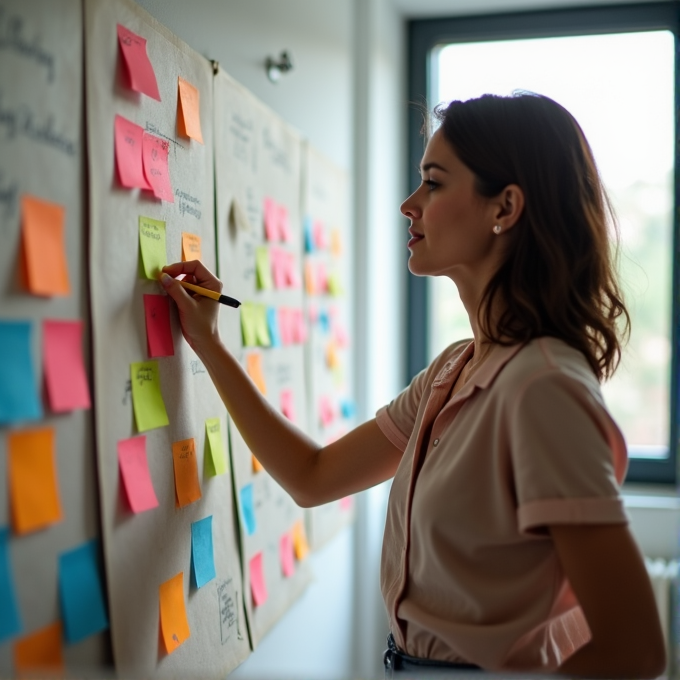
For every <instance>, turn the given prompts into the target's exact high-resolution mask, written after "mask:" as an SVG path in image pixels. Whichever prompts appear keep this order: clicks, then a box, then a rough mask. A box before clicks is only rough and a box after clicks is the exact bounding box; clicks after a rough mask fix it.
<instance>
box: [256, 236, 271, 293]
mask: <svg viewBox="0 0 680 680" xmlns="http://www.w3.org/2000/svg"><path fill="white" fill-rule="evenodd" d="M255 270H256V271H257V287H258V288H259V289H260V290H269V289H270V288H271V287H272V285H273V284H272V267H271V264H270V262H269V248H267V246H258V247H257V248H256V249H255Z"/></svg>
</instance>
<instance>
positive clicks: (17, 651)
mask: <svg viewBox="0 0 680 680" xmlns="http://www.w3.org/2000/svg"><path fill="white" fill-rule="evenodd" d="M62 639H63V632H62V626H61V621H56V622H55V623H52V624H50V625H49V626H45V627H44V628H40V629H39V630H37V631H35V632H33V633H31V634H30V635H27V636H26V637H23V638H21V639H19V640H17V641H16V642H15V643H14V649H13V660H14V670H15V671H16V672H17V673H19V674H21V673H35V672H36V671H41V672H45V671H47V672H49V673H50V674H52V673H61V672H63V670H64V656H63V649H62Z"/></svg>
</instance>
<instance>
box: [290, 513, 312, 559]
mask: <svg viewBox="0 0 680 680" xmlns="http://www.w3.org/2000/svg"><path fill="white" fill-rule="evenodd" d="M292 534H293V547H294V548H295V557H296V558H297V559H298V561H299V562H301V561H302V560H304V559H305V557H307V554H308V553H309V544H308V543H307V534H306V533H305V526H304V524H303V523H302V520H300V519H299V520H297V522H295V524H293V531H292Z"/></svg>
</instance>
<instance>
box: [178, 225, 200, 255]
mask: <svg viewBox="0 0 680 680" xmlns="http://www.w3.org/2000/svg"><path fill="white" fill-rule="evenodd" d="M200 259H201V237H200V236H197V235H196V234H188V233H187V232H185V231H183V232H182V262H188V261H189V260H200Z"/></svg>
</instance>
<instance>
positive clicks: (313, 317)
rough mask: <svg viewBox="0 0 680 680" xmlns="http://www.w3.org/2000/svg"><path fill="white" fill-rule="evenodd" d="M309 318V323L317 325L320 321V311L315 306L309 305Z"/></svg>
mask: <svg viewBox="0 0 680 680" xmlns="http://www.w3.org/2000/svg"><path fill="white" fill-rule="evenodd" d="M307 318H308V319H309V323H316V322H317V321H318V319H319V310H318V309H317V308H316V306H315V305H309V306H308V307H307Z"/></svg>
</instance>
